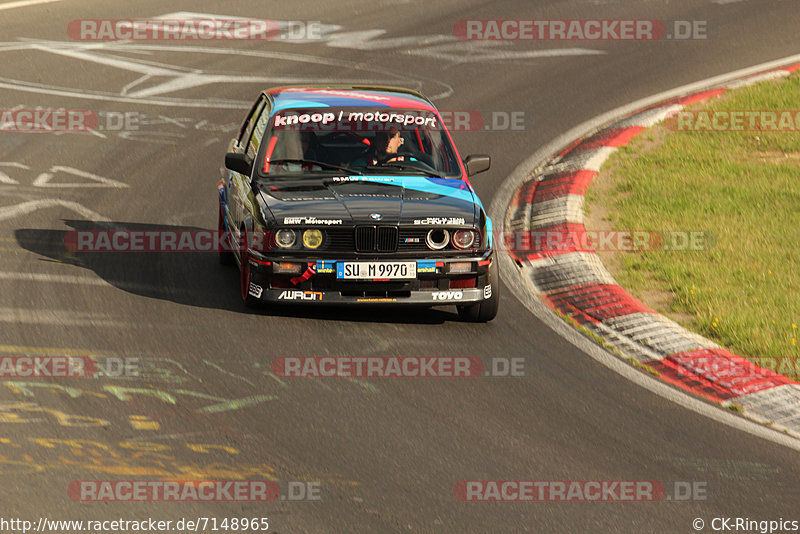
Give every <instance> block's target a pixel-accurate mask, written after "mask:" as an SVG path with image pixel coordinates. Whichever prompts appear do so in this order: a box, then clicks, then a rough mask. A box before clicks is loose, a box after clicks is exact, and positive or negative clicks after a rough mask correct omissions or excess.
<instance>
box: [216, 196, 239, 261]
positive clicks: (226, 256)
mask: <svg viewBox="0 0 800 534" xmlns="http://www.w3.org/2000/svg"><path fill="white" fill-rule="evenodd" d="M217 230H218V231H219V232H221V233H223V232H224V233H223V234H222V235H224V236H225V237H224V238H223V239H221V241H222V246H223V247H228V248H229V249H230V242H231V239H230V236H228V233H227V232H225V218H224V217H223V215H222V206H220V207H219V223H217ZM234 263H236V260H235V259H234V257H233V252H231V251H230V250H224V249H220V251H219V264H220V265H233V264H234Z"/></svg>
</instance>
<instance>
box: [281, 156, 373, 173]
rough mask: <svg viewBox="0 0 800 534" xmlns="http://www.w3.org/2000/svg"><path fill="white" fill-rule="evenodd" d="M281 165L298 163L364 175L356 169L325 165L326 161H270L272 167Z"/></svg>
mask: <svg viewBox="0 0 800 534" xmlns="http://www.w3.org/2000/svg"><path fill="white" fill-rule="evenodd" d="M280 163H297V164H299V165H302V164H304V163H306V164H308V165H316V166H318V167H322V168H323V169H328V170H332V171H342V172H346V173H349V174H359V175H361V174H364V173H363V172H361V171H357V170H355V169H350V168H348V167H342V166H341V165H334V164H333V163H325V162H324V161H316V160H313V159H274V160H272V161H270V165H272V164H280Z"/></svg>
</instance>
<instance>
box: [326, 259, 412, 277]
mask: <svg viewBox="0 0 800 534" xmlns="http://www.w3.org/2000/svg"><path fill="white" fill-rule="evenodd" d="M416 277H417V263H416V262H414V261H345V262H339V263H338V264H337V265H336V278H339V279H341V280H376V279H377V280H413V279H414V278H416Z"/></svg>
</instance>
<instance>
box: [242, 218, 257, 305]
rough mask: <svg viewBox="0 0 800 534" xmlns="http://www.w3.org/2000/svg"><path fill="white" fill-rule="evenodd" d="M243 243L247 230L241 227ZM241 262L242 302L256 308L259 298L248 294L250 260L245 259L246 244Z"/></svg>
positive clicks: (245, 240) (245, 239)
mask: <svg viewBox="0 0 800 534" xmlns="http://www.w3.org/2000/svg"><path fill="white" fill-rule="evenodd" d="M242 234H243V235H242V237H243V240H242V242H243V243H247V231H246V230H244V229H242ZM239 258H240V260H241V262H240V265H239V289H240V291H241V295H242V302H244V305H245V306H247V307H248V308H257V307H258V305H259V302H260V301H259V300H258V299H257V298H255V297H254V296H253V295H251V294H250V278H251V276H250V262H249V261H247V246H244V247H242V251H241V256H239Z"/></svg>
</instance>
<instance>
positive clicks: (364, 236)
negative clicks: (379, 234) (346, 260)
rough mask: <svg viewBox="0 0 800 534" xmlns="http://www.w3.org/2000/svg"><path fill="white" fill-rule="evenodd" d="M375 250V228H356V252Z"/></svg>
mask: <svg viewBox="0 0 800 534" xmlns="http://www.w3.org/2000/svg"><path fill="white" fill-rule="evenodd" d="M374 250H375V227H374V226H356V252H372V251H374Z"/></svg>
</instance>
